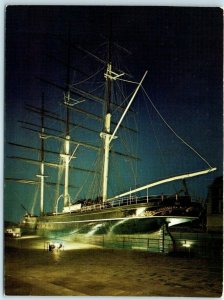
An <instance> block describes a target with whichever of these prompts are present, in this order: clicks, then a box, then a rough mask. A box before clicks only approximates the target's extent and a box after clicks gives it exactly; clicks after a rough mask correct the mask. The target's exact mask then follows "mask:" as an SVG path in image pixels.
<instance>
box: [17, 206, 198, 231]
mask: <svg viewBox="0 0 224 300" xmlns="http://www.w3.org/2000/svg"><path fill="white" fill-rule="evenodd" d="M160 210H161V208H160ZM152 211H154V212H155V211H158V208H157V210H155V208H154V210H152V207H150V206H149V205H146V204H142V205H139V204H138V205H129V206H128V207H127V206H121V207H114V208H108V209H103V210H100V211H99V210H98V211H86V212H77V213H70V214H69V213H67V214H58V215H47V216H41V217H36V218H33V219H32V221H31V220H29V221H30V222H29V223H27V224H26V223H24V226H23V232H24V231H29V230H30V232H35V233H36V234H37V235H40V236H46V237H57V236H63V235H68V234H87V235H94V234H97V235H99V234H109V233H113V234H145V233H150V232H153V231H156V230H158V229H159V228H161V226H162V225H163V224H167V223H168V225H169V226H172V225H176V224H180V223H184V222H191V221H193V220H194V219H196V217H195V216H192V215H189V214H187V213H186V209H184V210H182V211H181V210H180V209H179V210H178V211H176V212H175V210H174V209H172V208H171V207H166V210H165V209H164V208H163V215H155V216H152V215H150V214H151V212H152Z"/></svg>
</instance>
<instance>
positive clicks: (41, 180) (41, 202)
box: [37, 94, 46, 215]
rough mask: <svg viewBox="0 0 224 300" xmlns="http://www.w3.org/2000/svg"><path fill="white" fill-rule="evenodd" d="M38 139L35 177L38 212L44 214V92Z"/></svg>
mask: <svg viewBox="0 0 224 300" xmlns="http://www.w3.org/2000/svg"><path fill="white" fill-rule="evenodd" d="M40 139H41V149H40V155H41V157H40V161H41V162H40V174H38V175H37V177H39V178H40V214H41V215H43V214H44V178H45V177H46V176H45V175H44V139H45V135H44V94H42V98H41V133H40Z"/></svg>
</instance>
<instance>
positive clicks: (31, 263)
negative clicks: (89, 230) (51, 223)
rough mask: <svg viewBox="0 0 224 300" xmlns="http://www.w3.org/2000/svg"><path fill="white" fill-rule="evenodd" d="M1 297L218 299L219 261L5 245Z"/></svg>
mask: <svg viewBox="0 0 224 300" xmlns="http://www.w3.org/2000/svg"><path fill="white" fill-rule="evenodd" d="M5 294H6V295H41V296H44V295H51V296H53V295H63V296H66V295H70V296H71V295H74V296H82V295H83V296H84V295H88V296H191V297H197V296H200V297H220V296H221V294H222V264H220V265H218V264H215V265H214V264H213V262H212V261H209V260H206V259H196V258H180V257H170V256H164V255H160V254H150V253H147V252H140V251H129V250H128V251H127V250H117V249H116V250H115V249H114V250H108V249H100V248H99V249H97V248H92V249H84V248H83V249H73V250H64V251H53V252H50V251H44V250H43V249H42V250H40V249H20V248H12V247H7V248H6V249H5Z"/></svg>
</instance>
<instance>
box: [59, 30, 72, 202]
mask: <svg viewBox="0 0 224 300" xmlns="http://www.w3.org/2000/svg"><path fill="white" fill-rule="evenodd" d="M70 48H71V42H70V26H69V33H68V56H67V58H68V61H67V66H68V68H67V80H66V81H67V82H66V83H67V92H66V93H65V96H64V102H65V104H67V105H66V129H65V143H64V153H63V154H61V157H62V159H63V161H64V170H65V173H64V207H65V206H69V203H70V200H69V192H68V184H69V162H70V132H69V131H70V130H69V108H68V103H69V101H70V86H69V85H70Z"/></svg>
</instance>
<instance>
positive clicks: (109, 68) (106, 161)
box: [100, 18, 112, 202]
mask: <svg viewBox="0 0 224 300" xmlns="http://www.w3.org/2000/svg"><path fill="white" fill-rule="evenodd" d="M110 20H111V18H110ZM111 75H112V62H111V24H110V36H109V43H108V63H107V70H106V74H104V76H105V78H106V95H105V100H106V114H105V119H104V130H103V131H102V132H101V133H100V137H101V138H102V139H103V141H104V160H103V174H102V200H103V202H105V201H106V200H107V187H108V171H109V158H110V157H109V155H110V137H111V134H110V126H111V113H110V104H111V87H112V76H111Z"/></svg>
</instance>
